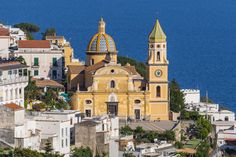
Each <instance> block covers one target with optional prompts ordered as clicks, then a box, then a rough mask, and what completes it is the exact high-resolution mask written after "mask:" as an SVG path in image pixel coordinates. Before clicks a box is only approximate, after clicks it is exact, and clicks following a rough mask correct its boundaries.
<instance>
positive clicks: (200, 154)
mask: <svg viewBox="0 0 236 157" xmlns="http://www.w3.org/2000/svg"><path fill="white" fill-rule="evenodd" d="M209 150H210V144H209V142H207V141H203V142H202V143H201V144H200V146H199V147H198V148H197V153H196V155H195V156H196V157H208V156H209V154H208V153H209Z"/></svg>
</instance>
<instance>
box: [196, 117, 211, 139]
mask: <svg viewBox="0 0 236 157" xmlns="http://www.w3.org/2000/svg"><path fill="white" fill-rule="evenodd" d="M211 130H212V125H211V123H210V121H209V120H207V119H205V118H203V117H200V118H198V120H197V122H196V133H197V138H200V139H205V138H207V136H208V135H209V133H210V132H211Z"/></svg>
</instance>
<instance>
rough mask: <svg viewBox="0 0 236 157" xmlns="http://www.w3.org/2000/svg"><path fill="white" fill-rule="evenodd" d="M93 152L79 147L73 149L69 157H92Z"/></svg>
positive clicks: (87, 148)
mask: <svg viewBox="0 0 236 157" xmlns="http://www.w3.org/2000/svg"><path fill="white" fill-rule="evenodd" d="M92 156H93V152H92V150H91V149H90V148H89V147H86V148H84V147H80V148H75V149H74V150H73V151H72V156H71V157H92Z"/></svg>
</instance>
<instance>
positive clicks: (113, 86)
mask: <svg viewBox="0 0 236 157" xmlns="http://www.w3.org/2000/svg"><path fill="white" fill-rule="evenodd" d="M115 86H116V83H115V81H114V80H112V81H111V83H110V87H111V88H115Z"/></svg>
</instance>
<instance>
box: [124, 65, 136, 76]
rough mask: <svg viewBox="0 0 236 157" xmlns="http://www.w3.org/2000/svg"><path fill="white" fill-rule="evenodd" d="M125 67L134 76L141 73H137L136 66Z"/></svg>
mask: <svg viewBox="0 0 236 157" xmlns="http://www.w3.org/2000/svg"><path fill="white" fill-rule="evenodd" d="M124 67H125V68H126V69H127V70H128V72H131V73H132V74H133V75H137V74H139V73H138V72H137V71H136V69H135V67H134V66H124Z"/></svg>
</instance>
